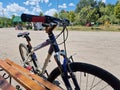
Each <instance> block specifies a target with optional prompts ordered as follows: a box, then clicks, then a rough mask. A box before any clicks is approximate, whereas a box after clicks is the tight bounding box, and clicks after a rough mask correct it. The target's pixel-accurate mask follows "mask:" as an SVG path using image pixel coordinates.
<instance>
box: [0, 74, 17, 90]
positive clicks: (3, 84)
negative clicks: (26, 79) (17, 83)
mask: <svg viewBox="0 0 120 90" xmlns="http://www.w3.org/2000/svg"><path fill="white" fill-rule="evenodd" d="M0 90H16V89H15V88H14V87H13V86H12V85H10V83H8V81H7V80H5V79H4V78H3V77H2V76H1V75H0Z"/></svg>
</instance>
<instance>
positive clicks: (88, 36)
mask: <svg viewBox="0 0 120 90" xmlns="http://www.w3.org/2000/svg"><path fill="white" fill-rule="evenodd" d="M24 31H25V30H24ZM19 32H23V31H19V30H14V29H0V59H5V58H9V59H11V60H13V61H14V62H16V63H18V64H20V60H21V58H20V55H19V50H18V45H19V43H21V42H25V40H24V39H23V38H17V34H18V33H19ZM29 32H30V36H31V38H32V44H33V45H37V44H39V43H40V42H42V41H44V40H46V39H47V34H46V33H45V32H44V31H29ZM57 33H59V31H55V34H57ZM60 41H61V38H60V39H59V40H58V43H60ZM61 48H62V46H61ZM47 49H48V47H46V48H44V49H41V50H39V51H37V52H36V53H37V55H38V58H39V61H40V62H41V63H42V62H43V61H44V59H45V55H46V53H47ZM67 51H68V55H71V54H75V56H74V59H75V61H79V62H87V63H91V64H95V65H97V66H100V67H102V68H105V69H106V70H108V71H110V72H111V73H112V74H114V75H115V76H117V77H118V78H119V79H120V32H83V31H69V38H68V40H67ZM55 65H56V64H55V62H54V60H52V61H51V62H50V64H49V66H48V68H49V69H50V70H51V69H52V68H54V66H55Z"/></svg>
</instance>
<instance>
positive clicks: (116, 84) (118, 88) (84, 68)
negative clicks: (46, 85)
mask: <svg viewBox="0 0 120 90" xmlns="http://www.w3.org/2000/svg"><path fill="white" fill-rule="evenodd" d="M70 68H71V70H72V71H73V72H75V73H76V72H84V73H85V74H86V73H88V74H90V75H93V76H95V78H96V77H97V78H99V79H100V80H103V81H104V82H105V83H107V84H108V85H110V87H112V90H120V80H119V79H117V78H116V77H115V76H114V75H112V74H110V73H109V72H107V71H106V70H104V69H102V68H100V67H97V66H95V65H91V64H86V63H80V62H74V63H71V64H70ZM59 75H60V71H59V68H58V67H57V68H55V69H54V70H53V71H52V72H51V73H50V75H49V77H48V81H50V82H54V81H55V79H56V78H57V77H58V76H59ZM80 88H81V87H80ZM81 90H85V89H81ZM86 90H87V89H86ZM88 90H92V89H91V88H90V89H88ZM94 90H99V89H98V88H97V89H95V88H94ZM100 90H102V89H100ZM104 90H110V89H104Z"/></svg>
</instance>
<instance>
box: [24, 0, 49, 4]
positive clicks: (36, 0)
mask: <svg viewBox="0 0 120 90" xmlns="http://www.w3.org/2000/svg"><path fill="white" fill-rule="evenodd" d="M40 2H41V3H43V2H45V3H48V2H49V0H27V1H26V2H23V3H24V4H25V5H36V4H39V3H40Z"/></svg>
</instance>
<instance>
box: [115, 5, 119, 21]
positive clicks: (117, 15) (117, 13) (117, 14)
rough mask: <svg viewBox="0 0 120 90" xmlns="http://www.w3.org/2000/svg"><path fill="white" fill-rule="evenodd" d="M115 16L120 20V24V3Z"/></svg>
mask: <svg viewBox="0 0 120 90" xmlns="http://www.w3.org/2000/svg"><path fill="white" fill-rule="evenodd" d="M114 15H115V16H116V18H117V19H119V22H120V3H118V4H117V5H116V6H115V9H114Z"/></svg>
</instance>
